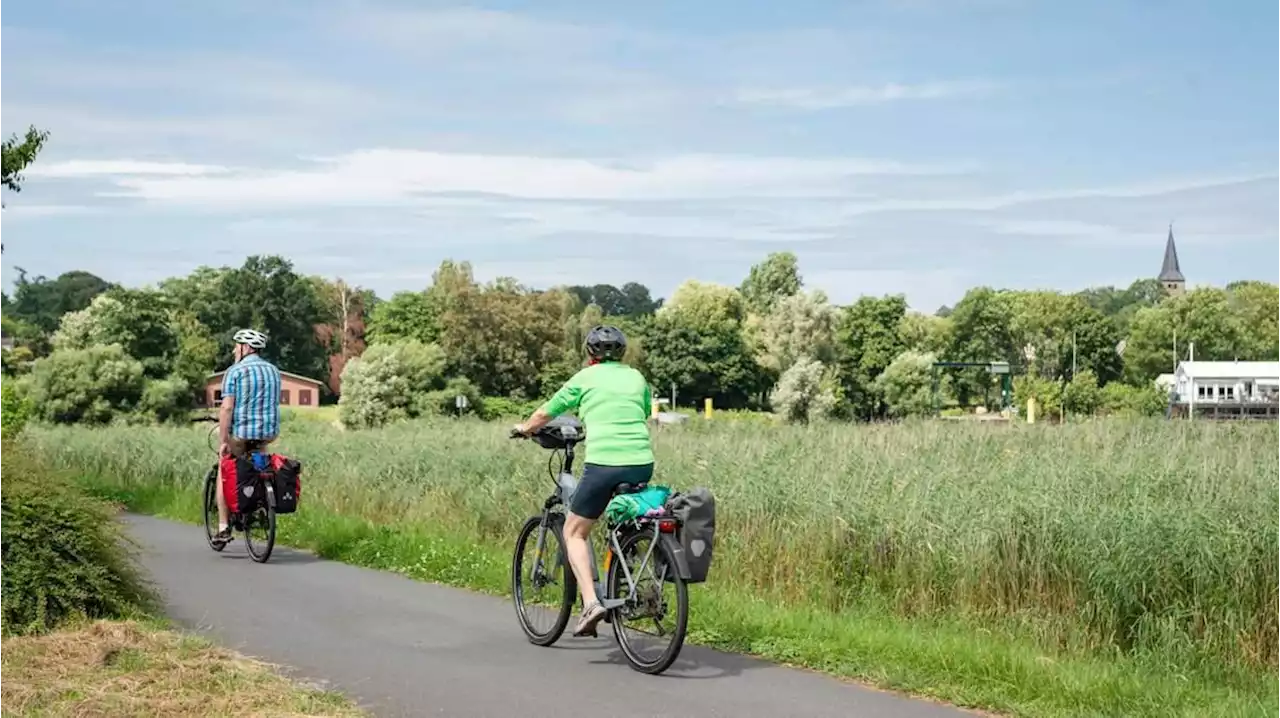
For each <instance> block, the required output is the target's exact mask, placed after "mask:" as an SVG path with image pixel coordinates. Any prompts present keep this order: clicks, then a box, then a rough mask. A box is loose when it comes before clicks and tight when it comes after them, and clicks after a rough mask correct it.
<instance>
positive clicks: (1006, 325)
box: [946, 287, 1020, 404]
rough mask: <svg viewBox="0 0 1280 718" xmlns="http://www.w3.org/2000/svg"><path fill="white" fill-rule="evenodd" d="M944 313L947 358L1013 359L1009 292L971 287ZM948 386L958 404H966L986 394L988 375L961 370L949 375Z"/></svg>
mask: <svg viewBox="0 0 1280 718" xmlns="http://www.w3.org/2000/svg"><path fill="white" fill-rule="evenodd" d="M948 316H949V319H950V321H951V327H952V333H951V346H950V347H949V348H948V351H947V357H946V358H947V359H948V360H950V361H974V362H989V361H1007V362H1011V363H1013V362H1016V361H1017V359H1018V355H1019V353H1020V352H1019V349H1020V348H1019V347H1017V345H1016V343H1015V339H1014V334H1013V329H1012V324H1013V311H1012V302H1011V298H1010V296H1009V293H1007V292H998V291H996V290H994V289H991V288H990V287H978V288H976V289H971V290H969V291H968V293H966V294H965V295H964V298H963V299H961V300H960V301H959V302H957V303H956V306H955V308H954V309H952V311H951V313H950V314H949V315H948ZM952 386H953V387H954V388H955V391H956V398H957V399H959V400H960V403H961V404H968V403H969V401H970V399H971V398H972V397H973V396H974V395H976V394H982V395H983V396H984V397H985V396H986V395H987V394H988V392H989V390H990V387H991V375H990V374H988V373H987V372H985V371H983V370H981V369H971V370H962V371H960V372H958V373H956V375H955V376H953V379H952Z"/></svg>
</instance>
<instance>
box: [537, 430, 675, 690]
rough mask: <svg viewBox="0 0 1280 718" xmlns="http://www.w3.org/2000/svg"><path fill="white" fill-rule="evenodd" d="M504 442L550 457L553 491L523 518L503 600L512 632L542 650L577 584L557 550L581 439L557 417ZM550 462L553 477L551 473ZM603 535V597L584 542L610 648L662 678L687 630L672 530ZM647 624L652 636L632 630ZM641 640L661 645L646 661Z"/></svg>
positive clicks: (629, 526)
mask: <svg viewBox="0 0 1280 718" xmlns="http://www.w3.org/2000/svg"><path fill="white" fill-rule="evenodd" d="M512 438H530V439H532V440H533V441H535V442H536V443H537V444H538V445H539V446H541V447H543V448H545V449H549V450H551V452H552V455H551V457H550V459H549V460H548V461H547V471H548V473H549V474H550V475H551V479H552V481H553V482H555V484H556V489H555V491H554V492H553V493H552V494H551V496H549V497H548V498H547V500H546V501H545V502H544V503H543V506H542V513H540V514H538V515H536V516H532V517H530V518H529V519H528V520H527V521H525V523H524V526H523V527H522V528H521V529H520V534H519V536H518V538H517V539H516V548H515V556H514V558H513V560H512V566H511V595H512V600H513V601H514V602H515V609H516V616H517V618H518V619H519V621H520V628H521V629H523V630H524V632H525V635H526V636H528V638H529V641H530V642H531V643H533V644H535V645H538V646H550V645H552V644H554V643H555V642H556V641H557V640H559V638H560V636H561V634H563V633H564V629H565V626H566V625H567V624H568V622H569V618H570V615H571V614H572V613H573V607H574V604H575V603H577V602H578V583H577V580H576V579H575V578H574V575H573V570H572V569H571V568H570V567H569V561H568V556H567V555H566V554H565V549H564V519H565V514H564V511H565V506H567V505H568V503H569V499H570V497H571V496H572V495H573V492H574V490H575V489H576V488H577V484H578V479H577V478H576V477H575V476H574V475H573V461H574V447H575V446H576V445H577V444H578V443H579V442H581V441H583V440H584V439H585V434H584V431H583V427H582V424H581V423H580V422H578V421H577V420H576V419H573V418H571V417H558V418H557V419H555V420H553V421H552V422H551V423H549V424H547V426H545V427H543V428H542V429H540V430H538V431H537V432H535V433H534V434H533V435H532V436H530V437H524V436H522V435H520V434H517V433H514V432H513V433H512ZM557 456H558V457H560V467H559V470H558V471H557V470H556V469H555V468H554V465H555V459H556V457H557ZM645 488H646V485H645V484H641V485H638V486H632V485H629V484H623V485H622V486H619V487H618V488H617V489H615V491H614V495H615V496H616V495H620V494H626V493H638V492H640V491H643V490H644V489H645ZM606 529H607V535H608V541H607V546H606V549H605V557H604V565H605V577H606V578H605V585H604V587H603V590H601V586H600V573H599V570H598V567H597V565H596V559H595V556H596V553H595V543H594V541H592V540H590V539H588V542H587V547H588V549H589V551H590V555H591V572H592V580H593V581H594V582H595V584H596V595H597V596H598V597H599V601H600V605H601V606H602V607H603V608H604V609H605V610H606V611H608V614H607V615H606V617H605V619H604V620H605V621H606V622H608V623H610V624H611V625H612V626H613V635H614V637H615V638H616V639H617V641H618V647H619V648H621V649H622V653H623V655H624V656H625V657H626V659H627V662H628V663H630V664H631V667H632V668H634V669H635V670H637V671H640V672H641V673H648V674H654V675H656V674H658V673H662V672H663V671H665V670H667V668H669V667H670V666H671V664H672V663H674V662H675V660H676V657H677V656H679V655H680V649H681V648H682V647H683V645H684V638H685V632H686V631H687V630H688V623H689V591H688V586H687V585H686V581H687V580H688V578H689V575H690V574H689V568H688V564H687V563H686V561H685V556H684V549H683V548H682V546H681V544H680V542H679V540H678V536H679V532H680V529H681V525H680V522H679V521H678V520H677V519H676V518H674V517H671V516H655V517H648V516H644V517H639V518H636V519H633V520H629V521H626V522H623V523H621V524H617V525H613V524H609V523H607V522H606ZM530 539H533V540H532V541H530ZM548 539H552V540H554V542H555V543H556V546H555V547H554V548H549V547H548ZM526 561H527V562H528V565H526ZM544 589H546V591H547V595H546V596H540V595H539V594H538V592H541V591H542V590H544ZM668 594H669V595H668ZM538 618H549V619H550V621H549V625H548V626H547V627H546V628H538V627H537V626H535V620H536V619H538ZM664 622H667V623H664ZM633 623H634V624H637V625H632V624H633ZM649 624H652V626H653V629H652V630H644V629H643V628H640V627H639V626H644V627H647V626H648V625H649ZM646 637H647V638H654V639H657V640H658V641H664V643H665V645H664V646H663V647H662V648H661V649H659V650H658V651H656V653H655V654H653V655H652V656H649V655H647V654H648V652H646V651H644V650H643V645H644V642H645V640H646Z"/></svg>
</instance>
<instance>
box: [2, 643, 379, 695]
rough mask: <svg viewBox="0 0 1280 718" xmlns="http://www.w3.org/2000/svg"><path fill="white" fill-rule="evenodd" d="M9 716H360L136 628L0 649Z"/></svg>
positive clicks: (253, 669)
mask: <svg viewBox="0 0 1280 718" xmlns="http://www.w3.org/2000/svg"><path fill="white" fill-rule="evenodd" d="M0 664H2V666H3V671H4V682H3V688H2V690H3V699H2V700H3V703H4V712H5V715H12V716H17V717H20V718H21V717H24V716H33V717H34V716H100V717H101V718H114V717H116V716H143V715H147V716H191V717H193V718H196V717H200V716H208V717H209V718H215V717H216V718H223V717H224V716H231V715H243V716H258V717H261V718H284V717H286V716H288V717H291V718H292V717H300V716H315V717H319V716H335V717H336V716H344V717H345V716H353V717H354V716H365V715H368V714H367V713H365V712H363V711H361V710H359V709H357V708H356V707H355V706H353V705H352V704H351V703H350V702H348V701H347V700H346V699H345V698H344V697H342V696H341V695H338V694H335V693H329V692H324V691H319V690H312V689H308V688H303V687H300V686H298V685H296V684H294V683H292V682H291V681H289V680H288V679H287V678H285V677H284V676H282V675H280V674H279V673H277V672H276V671H275V670H274V668H273V667H272V666H270V665H268V664H265V663H262V662H260V661H256V660H254V659H251V658H246V657H244V656H241V655H238V654H236V653H234V652H232V651H229V650H226V649H223V648H219V647H217V646H215V645H213V644H211V643H209V642H208V641H206V640H204V639H202V638H197V637H194V636H189V635H184V634H181V633H176V632H173V631H169V630H165V629H164V628H162V627H161V626H159V625H156V624H151V623H145V622H137V621H106V620H104V621H96V622H93V623H80V624H69V625H66V626H63V627H62V628H60V629H58V630H56V631H53V632H51V633H47V634H44V635H36V636H25V637H13V638H8V639H6V640H5V642H4V646H3V660H2V661H0Z"/></svg>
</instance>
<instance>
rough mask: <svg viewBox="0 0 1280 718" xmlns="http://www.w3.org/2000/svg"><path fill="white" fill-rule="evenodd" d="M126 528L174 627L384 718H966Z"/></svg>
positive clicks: (306, 562) (819, 680)
mask: <svg viewBox="0 0 1280 718" xmlns="http://www.w3.org/2000/svg"><path fill="white" fill-rule="evenodd" d="M125 520H126V522H127V523H128V524H129V528H130V532H131V533H132V535H133V536H134V537H135V538H136V539H137V541H138V543H139V544H140V545H141V546H142V555H141V560H142V563H143V565H144V566H145V567H146V569H147V570H148V571H149V573H150V574H151V578H152V580H153V581H154V582H155V584H156V585H157V586H158V587H159V588H160V590H161V592H162V594H163V596H164V599H165V603H166V607H167V610H168V612H169V615H170V616H171V617H172V618H174V619H176V620H177V621H178V622H180V623H181V624H183V625H185V626H187V627H188V628H194V629H198V630H200V631H204V632H207V633H209V634H210V635H211V637H213V638H214V639H215V640H217V641H218V642H219V643H221V644H222V645H224V646H227V647H229V648H232V649H235V650H238V651H241V652H243V653H246V654H249V655H252V656H257V657H259V658H261V659H263V660H267V661H271V662H274V663H279V664H282V665H284V666H286V667H288V669H289V670H290V672H291V673H292V674H293V675H294V676H295V677H297V678H300V679H304V680H310V681H313V682H316V683H320V684H321V685H325V686H327V687H330V688H333V689H337V690H340V691H343V692H344V693H346V694H347V695H349V696H351V697H352V698H353V699H354V700H356V701H358V702H359V703H360V704H361V705H363V706H365V707H367V708H369V709H370V710H372V711H373V713H374V714H375V715H376V716H379V717H382V718H391V717H393V716H394V717H397V718H398V717H400V716H465V717H468V718H484V717H486V716H495V717H496V716H502V717H503V718H506V717H507V716H513V715H518V716H522V717H528V718H537V717H541V716H548V717H551V716H557V717H558V716H562V715H590V716H600V717H601V718H614V717H616V718H630V717H633V716H634V717H635V718H657V717H659V716H671V717H673V718H674V717H676V716H680V717H685V716H734V717H735V718H766V717H767V718H774V717H775V716H815V717H822V716H832V717H833V718H835V717H836V716H839V717H840V718H852V717H862V716H881V717H883V718H944V717H950V718H954V717H955V716H964V715H972V714H969V713H966V712H963V711H960V710H959V709H956V708H951V707H947V706H941V705H937V704H934V703H929V702H926V701H921V700H913V699H910V698H904V697H900V696H896V695H893V694H889V693H883V692H880V691H875V690H871V689H867V688H862V687H860V686H856V685H851V684H847V683H843V682H840V681H837V680H835V679H832V678H828V677H826V676H822V675H819V674H815V673H810V672H807V671H801V670H795V669H789V668H783V667H781V666H776V665H773V664H770V663H767V662H764V661H759V660H755V659H751V658H745V657H741V656H735V655H730V654H725V653H720V652H718V651H712V650H709V649H705V648H700V647H697V646H688V645H686V646H685V647H684V650H683V651H682V652H681V654H680V658H679V659H678V660H677V662H676V663H675V665H673V666H672V667H671V668H670V669H669V670H668V671H667V673H666V674H664V675H662V676H657V677H652V676H645V675H642V674H640V673H637V672H635V671H632V670H631V668H630V667H628V665H627V664H626V662H625V659H623V657H622V655H621V653H620V652H619V651H618V648H617V644H616V643H615V642H614V640H613V634H612V632H611V631H609V630H608V627H607V626H605V625H603V624H602V630H601V631H600V638H596V639H578V638H573V637H572V636H571V635H569V633H568V632H567V631H566V634H565V637H564V638H562V639H561V640H560V641H559V643H558V644H557V645H556V647H553V648H539V647H537V646H534V645H531V644H530V643H528V642H527V641H526V640H525V638H524V634H523V633H521V631H520V628H519V626H518V625H517V623H516V619H515V614H514V612H513V610H512V607H511V602H510V601H509V600H508V599H502V598H497V597H493V596H485V595H480V594H475V593H470V592H467V591H463V590H460V589H453V588H448V587H444V586H436V585H432V584H428V583H422V582H419V581H413V580H411V579H408V578H405V577H403V576H397V575H395V574H392V573H387V572H382V571H373V570H370V569H364V568H359V567H355V566H349V565H346V564H342V563H337V562H332V561H324V560H322V559H318V558H316V557H314V556H313V555H311V554H309V553H304V552H301V551H293V550H290V549H287V548H282V547H277V548H276V550H275V553H274V554H273V555H272V557H271V561H270V563H268V564H266V565H259V564H255V563H253V562H252V561H251V560H250V559H249V558H248V556H247V555H246V554H245V550H244V542H243V536H241V535H237V537H236V540H235V541H234V542H233V543H232V544H231V545H230V546H228V547H227V549H226V550H225V551H224V552H223V553H221V554H215V553H213V552H212V551H210V550H209V547H208V546H207V545H206V544H205V540H204V533H203V529H202V528H199V527H197V526H194V525H187V524H178V523H173V522H170V521H165V520H162V519H156V518H152V517H147V516H136V515H129V516H126V519H125ZM697 620H698V618H697V616H696V615H692V616H690V621H693V622H696V621H697ZM571 698H576V700H577V701H580V702H579V703H578V705H579V706H580V708H578V709H573V708H572V707H571V705H570V703H569V701H570V699H571Z"/></svg>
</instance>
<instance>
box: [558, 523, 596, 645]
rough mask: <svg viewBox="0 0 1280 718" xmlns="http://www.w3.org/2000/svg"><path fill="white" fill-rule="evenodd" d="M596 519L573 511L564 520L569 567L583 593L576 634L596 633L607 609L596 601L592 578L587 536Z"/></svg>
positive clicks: (590, 634) (565, 545)
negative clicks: (580, 614) (596, 628)
mask: <svg viewBox="0 0 1280 718" xmlns="http://www.w3.org/2000/svg"><path fill="white" fill-rule="evenodd" d="M595 523H596V522H595V520H594V519H588V518H584V517H582V516H579V515H577V514H575V513H573V512H572V511H571V512H569V515H568V517H567V518H566V519H565V522H564V551H565V553H566V554H568V555H569V567H570V568H572V569H573V575H574V577H575V578H577V579H578V590H579V591H580V592H581V593H582V607H583V612H582V620H581V621H580V622H579V623H578V629H577V630H575V631H574V635H588V636H594V635H595V632H596V631H595V624H596V623H598V622H599V621H600V619H601V618H603V617H604V614H605V611H604V609H603V608H601V607H600V606H599V604H597V603H596V586H595V583H594V582H593V581H592V580H591V552H590V551H589V550H588V548H587V536H588V535H590V533H591V527H592V526H594V525H595Z"/></svg>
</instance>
